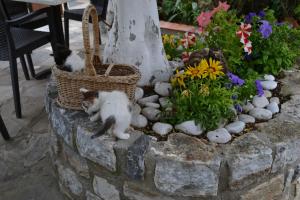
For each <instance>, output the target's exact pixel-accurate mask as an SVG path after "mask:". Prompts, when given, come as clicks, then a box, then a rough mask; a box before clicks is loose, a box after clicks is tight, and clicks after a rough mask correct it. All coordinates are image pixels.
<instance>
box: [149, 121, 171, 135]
mask: <svg viewBox="0 0 300 200" xmlns="http://www.w3.org/2000/svg"><path fill="white" fill-rule="evenodd" d="M172 129H173V126H172V125H170V124H166V123H161V122H156V123H155V124H154V125H153V127H152V130H153V131H154V132H155V133H157V134H159V135H161V136H164V135H167V134H168V133H170V132H171V131H172Z"/></svg>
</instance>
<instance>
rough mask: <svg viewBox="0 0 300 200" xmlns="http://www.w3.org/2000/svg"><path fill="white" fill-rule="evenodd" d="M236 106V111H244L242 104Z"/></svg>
mask: <svg viewBox="0 0 300 200" xmlns="http://www.w3.org/2000/svg"><path fill="white" fill-rule="evenodd" d="M234 108H235V110H236V111H238V112H240V113H241V112H243V108H242V106H241V105H240V104H235V105H234Z"/></svg>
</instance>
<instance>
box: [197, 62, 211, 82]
mask: <svg viewBox="0 0 300 200" xmlns="http://www.w3.org/2000/svg"><path fill="white" fill-rule="evenodd" d="M198 68H199V70H200V71H201V76H202V78H206V77H207V76H208V69H209V65H208V62H207V60H206V59H202V60H201V62H200V63H199V65H198Z"/></svg>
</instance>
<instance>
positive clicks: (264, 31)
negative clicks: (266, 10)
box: [259, 20, 272, 39]
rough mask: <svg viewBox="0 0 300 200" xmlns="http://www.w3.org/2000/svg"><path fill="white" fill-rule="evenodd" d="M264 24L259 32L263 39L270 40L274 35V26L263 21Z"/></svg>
mask: <svg viewBox="0 0 300 200" xmlns="http://www.w3.org/2000/svg"><path fill="white" fill-rule="evenodd" d="M260 22H261V23H262V24H261V25H260V27H259V32H260V33H261V35H262V37H263V38H265V39H266V38H268V37H270V35H271V34H272V26H271V24H270V23H269V22H268V21H267V20H261V21H260Z"/></svg>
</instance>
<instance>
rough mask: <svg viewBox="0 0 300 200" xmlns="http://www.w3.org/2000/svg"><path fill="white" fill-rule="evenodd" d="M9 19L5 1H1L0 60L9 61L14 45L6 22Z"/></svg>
mask: <svg viewBox="0 0 300 200" xmlns="http://www.w3.org/2000/svg"><path fill="white" fill-rule="evenodd" d="M7 19H8V16H7V13H6V10H5V7H4V6H3V0H0V60H1V61H7V60H9V53H10V51H11V49H12V48H14V44H12V41H13V40H12V35H11V32H10V31H9V28H8V27H7V24H6V22H5V21H6V20H7Z"/></svg>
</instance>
